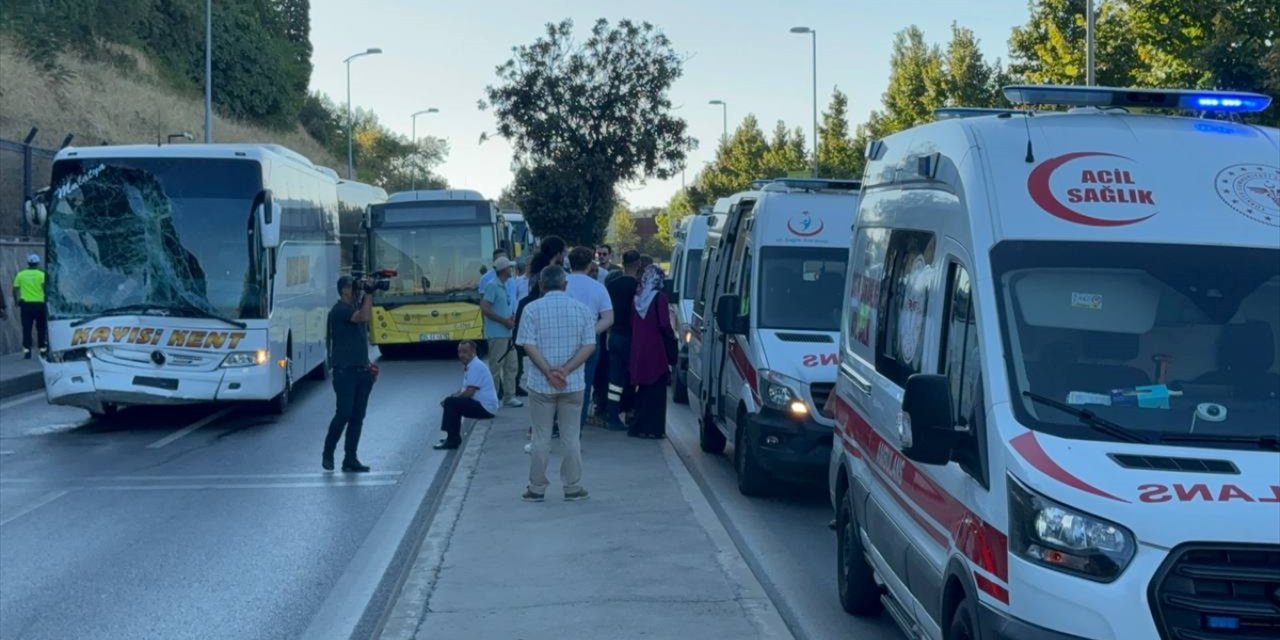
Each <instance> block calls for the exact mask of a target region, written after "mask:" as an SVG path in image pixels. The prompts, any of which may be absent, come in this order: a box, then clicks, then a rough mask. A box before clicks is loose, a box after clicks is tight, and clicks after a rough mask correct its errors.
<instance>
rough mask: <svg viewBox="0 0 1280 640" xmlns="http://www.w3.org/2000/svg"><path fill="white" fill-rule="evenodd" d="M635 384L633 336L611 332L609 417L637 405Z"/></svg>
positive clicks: (614, 417) (615, 416)
mask: <svg viewBox="0 0 1280 640" xmlns="http://www.w3.org/2000/svg"><path fill="white" fill-rule="evenodd" d="M635 395H636V388H635V385H633V384H631V336H630V335H628V334H622V333H617V334H615V333H612V332H611V333H610V334H609V419H610V420H617V419H618V415H619V414H621V413H624V412H627V411H631V410H632V408H633V407H634V406H635Z"/></svg>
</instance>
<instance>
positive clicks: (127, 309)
mask: <svg viewBox="0 0 1280 640" xmlns="http://www.w3.org/2000/svg"><path fill="white" fill-rule="evenodd" d="M154 309H163V307H159V306H157V305H154V304H126V305H123V306H119V307H113V308H111V309H107V310H106V311H100V312H98V313H95V314H93V315H91V316H85V317H83V318H80V319H78V320H73V321H72V322H71V326H73V327H78V326H80V325H82V324H87V323H90V322H93V321H94V320H97V319H99V318H106V317H109V316H127V315H132V314H135V313H136V314H139V315H147V314H146V313H145V312H146V311H150V310H154Z"/></svg>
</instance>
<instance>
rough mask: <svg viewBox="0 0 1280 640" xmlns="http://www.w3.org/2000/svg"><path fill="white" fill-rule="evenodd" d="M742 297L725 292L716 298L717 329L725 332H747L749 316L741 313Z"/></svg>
mask: <svg viewBox="0 0 1280 640" xmlns="http://www.w3.org/2000/svg"><path fill="white" fill-rule="evenodd" d="M741 307H742V298H741V297H739V296H736V295H734V294H725V295H722V296H720V297H719V298H718V299H717V300H716V330H717V331H719V332H720V333H724V334H743V333H746V332H747V316H745V315H741V314H740V313H739V309H741Z"/></svg>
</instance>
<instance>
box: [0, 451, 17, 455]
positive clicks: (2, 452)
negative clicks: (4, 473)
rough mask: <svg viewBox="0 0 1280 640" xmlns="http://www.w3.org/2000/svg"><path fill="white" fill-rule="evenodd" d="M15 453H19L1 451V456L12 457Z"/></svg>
mask: <svg viewBox="0 0 1280 640" xmlns="http://www.w3.org/2000/svg"><path fill="white" fill-rule="evenodd" d="M14 453H17V452H16V451H0V456H11V455H13V454H14Z"/></svg>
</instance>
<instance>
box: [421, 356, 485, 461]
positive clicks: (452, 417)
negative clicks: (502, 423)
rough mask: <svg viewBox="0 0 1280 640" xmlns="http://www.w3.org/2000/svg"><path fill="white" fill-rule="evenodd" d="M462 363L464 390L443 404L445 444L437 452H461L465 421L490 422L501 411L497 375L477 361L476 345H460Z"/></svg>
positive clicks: (481, 361)
mask: <svg viewBox="0 0 1280 640" xmlns="http://www.w3.org/2000/svg"><path fill="white" fill-rule="evenodd" d="M458 359H459V360H461V361H462V389H461V390H459V391H458V392H457V393H455V394H453V395H451V396H449V397H448V398H445V399H444V400H443V401H441V402H440V406H441V407H443V408H444V416H443V417H441V419H440V430H441V431H443V432H444V433H445V437H444V440H441V441H440V442H439V443H437V444H436V446H435V448H436V449H457V448H458V447H459V446H461V445H462V419H463V418H473V419H476V420H488V419H490V418H492V417H493V415H494V413H495V412H497V411H498V390H497V389H496V388H495V387H494V385H493V374H491V373H489V367H488V365H486V364H485V363H484V361H483V360H481V359H480V358H477V357H476V343H474V342H471V341H470V340H467V341H464V342H460V343H458Z"/></svg>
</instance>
